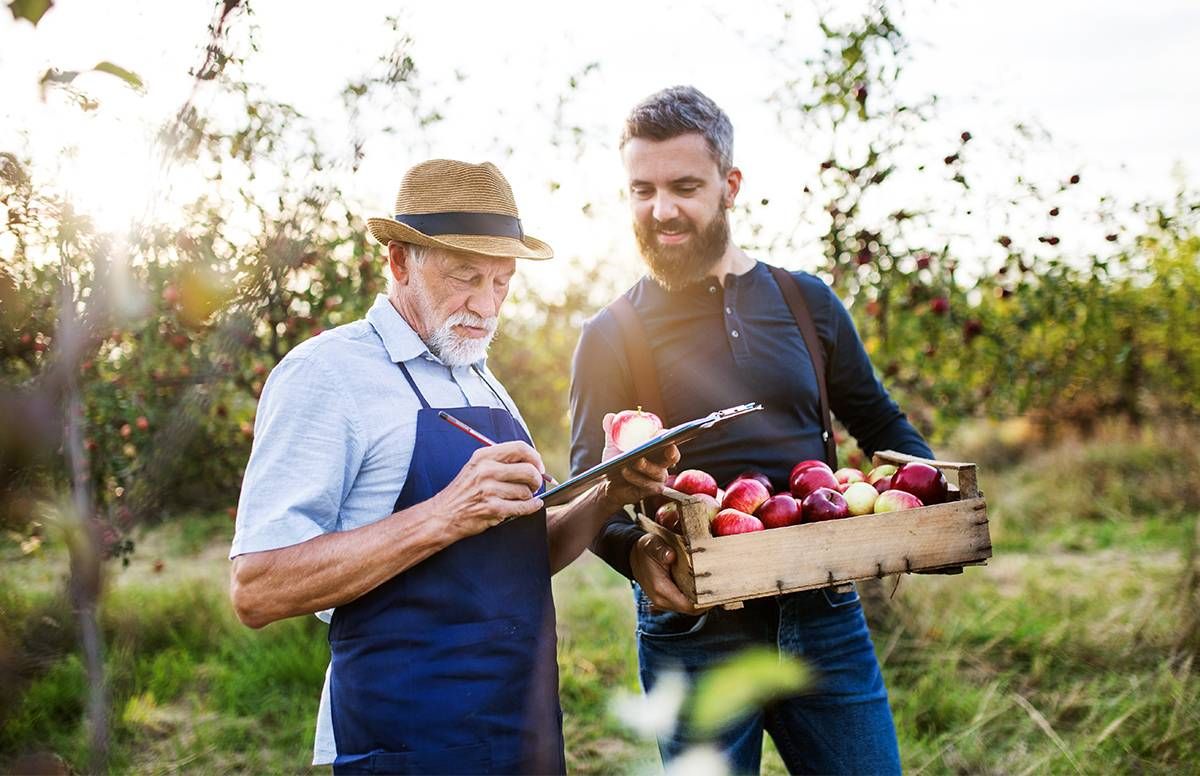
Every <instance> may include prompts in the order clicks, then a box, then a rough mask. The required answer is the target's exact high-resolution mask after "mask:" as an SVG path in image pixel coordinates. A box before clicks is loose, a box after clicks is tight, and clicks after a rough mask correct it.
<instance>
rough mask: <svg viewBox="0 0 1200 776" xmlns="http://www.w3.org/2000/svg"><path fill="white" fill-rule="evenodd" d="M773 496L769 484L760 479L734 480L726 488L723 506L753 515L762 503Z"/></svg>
mask: <svg viewBox="0 0 1200 776" xmlns="http://www.w3.org/2000/svg"><path fill="white" fill-rule="evenodd" d="M770 497H771V493H770V491H768V490H767V486H766V485H763V484H762V483H761V482H759V481H758V480H734V481H733V482H731V483H729V487H728V488H726V490H725V499H724V500H723V501H722V502H721V506H722V507H723V508H725V509H736V510H738V511H741V512H745V513H746V514H748V515H753V514H754V513H755V512H756V511H758V508H759V507H760V506H762V503H763V502H764V501H766V500H767V499H769V498H770Z"/></svg>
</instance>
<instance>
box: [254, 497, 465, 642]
mask: <svg viewBox="0 0 1200 776" xmlns="http://www.w3.org/2000/svg"><path fill="white" fill-rule="evenodd" d="M435 509H436V505H435V502H434V501H432V500H431V501H425V502H422V503H420V504H416V505H414V506H412V507H410V508H408V509H405V510H402V511H400V512H397V513H395V514H393V515H391V516H389V517H386V518H384V519H383V520H380V521H378V522H376V523H372V524H371V525H367V526H363V527H361V528H356V529H354V530H352V531H343V532H338V533H330V534H323V535H321V536H317V537H315V538H313V539H309V540H308V541H306V542H302V543H301V544H297V545H293V546H291V547H283V548H281V549H278V550H268V551H265V552H251V553H246V554H245V555H239V556H238V557H236V558H234V560H233V573H232V579H231V581H230V597H231V598H232V599H233V606H234V609H235V610H236V611H237V615H238V619H240V620H241V621H242V622H243V623H245V624H246V625H249V626H250V627H252V628H261V627H263V626H264V625H267V624H269V623H272V622H274V621H276V620H282V619H284V618H286V617H295V616H297V615H301V614H312V613H313V612H319V611H321V610H322V609H328V608H330V607H334V606H341V605H343V604H346V603H349V602H350V601H353V600H354V599H356V598H358V597H359V596H361V595H363V594H364V593H367V592H369V591H371V590H374V589H375V588H376V587H378V586H379V585H381V584H382V583H384V582H386V581H387V580H389V579H391V578H392V577H394V576H396V575H397V574H399V573H400V572H401V571H404V570H405V569H407V568H411V567H412V566H415V565H416V564H417V563H420V562H421V561H422V560H424V559H425V558H428V557H429V556H430V555H433V554H434V553H436V552H437V551H439V550H441V549H442V548H444V547H446V546H447V545H449V544H450V543H451V541H452V537H450V536H449V535H448V533H447V531H446V529H445V523H443V522H442V521H440V520H431V519H429V518H430V517H431V516H432V512H433V511H434V510H435Z"/></svg>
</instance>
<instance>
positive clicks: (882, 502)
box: [875, 490, 925, 515]
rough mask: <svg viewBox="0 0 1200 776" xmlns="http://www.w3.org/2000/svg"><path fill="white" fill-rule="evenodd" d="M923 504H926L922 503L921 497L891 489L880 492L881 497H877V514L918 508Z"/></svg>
mask: <svg viewBox="0 0 1200 776" xmlns="http://www.w3.org/2000/svg"><path fill="white" fill-rule="evenodd" d="M922 506H925V505H924V504H922V503H921V499H919V498H917V497H916V496H914V495H913V494H911V493H908V492H906V491H903V490H889V491H887V492H885V493H880V494H879V498H877V499H875V514H877V515H879V514H882V513H884V512H897V511H899V510H901V509H916V508H917V507H922Z"/></svg>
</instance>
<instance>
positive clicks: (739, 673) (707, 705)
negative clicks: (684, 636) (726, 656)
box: [687, 647, 811, 738]
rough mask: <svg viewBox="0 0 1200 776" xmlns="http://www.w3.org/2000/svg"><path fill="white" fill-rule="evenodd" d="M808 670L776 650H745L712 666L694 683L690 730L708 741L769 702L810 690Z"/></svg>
mask: <svg viewBox="0 0 1200 776" xmlns="http://www.w3.org/2000/svg"><path fill="white" fill-rule="evenodd" d="M810 684H811V677H810V675H809V670H808V669H807V668H806V667H805V666H804V665H803V664H802V663H801V662H800V661H799V660H797V659H796V658H793V657H789V656H788V655H785V654H782V653H780V652H779V651H778V650H776V649H767V648H765V647H764V648H760V649H747V650H745V651H743V652H741V653H739V654H738V655H737V656H736V657H733V658H731V659H730V660H728V661H726V662H724V663H721V664H720V665H716V666H713V667H712V668H710V669H709V670H707V671H705V672H704V673H703V674H702V675H701V676H700V677H699V679H697V681H696V686H695V688H694V689H693V690H692V697H691V700H690V705H689V707H688V711H687V715H688V722H689V724H690V727H691V730H693V731H694V733H695V734H696V735H698V736H701V737H704V738H707V737H709V736H714V735H716V734H718V733H720V732H721V731H722V730H723V729H725V728H726V727H728V726H729V725H731V724H732V723H734V722H736V721H737V720H739V719H740V718H742V717H744V716H745V715H747V714H749V713H751V712H755V711H759V710H760V709H762V708H764V707H765V706H767V705H768V704H769V703H770V702H771V701H774V700H777V699H780V698H786V697H788V696H791V695H796V694H799V693H802V692H803V691H805V690H806V689H808V688H809V685H810Z"/></svg>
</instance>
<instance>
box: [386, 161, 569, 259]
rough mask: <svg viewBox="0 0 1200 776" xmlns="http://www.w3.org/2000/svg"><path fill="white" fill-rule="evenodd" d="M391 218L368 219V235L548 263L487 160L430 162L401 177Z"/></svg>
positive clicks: (542, 246)
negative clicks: (477, 162) (526, 232)
mask: <svg viewBox="0 0 1200 776" xmlns="http://www.w3.org/2000/svg"><path fill="white" fill-rule="evenodd" d="M393 212H394V213H395V214H396V215H395V217H393V218H368V219H367V228H368V229H369V230H370V231H371V236H372V237H374V238H375V239H376V240H378V241H379V242H381V243H383V244H384V245H387V244H388V241H390V240H398V241H400V242H405V243H412V244H414V245H427V246H430V247H433V248H448V249H450V250H453V251H465V252H467V253H474V254H478V255H481V256H499V257H503V258H510V257H513V258H519V259H549V258H552V257H553V256H554V251H553V250H552V249H551V248H550V246H549V245H547V244H546V243H544V242H542V241H541V240H538V239H536V238H533V237H530V236H529V235H527V234H525V232H524V230H523V229H522V228H521V219H520V218H519V217H518V216H517V203H516V200H515V199H514V198H513V193H512V189H511V188H510V187H509V185H508V181H506V180H505V179H504V176H503V175H501V174H500V170H498V169H497V168H496V165H494V164H492V163H491V162H484V163H483V164H468V163H466V162H456V161H454V160H451V159H431V160H430V161H428V162H422V163H420V164H418V165H416V166H415V167H413V168H412V169H410V170H409V171H408V172H406V173H405V174H404V180H403V181H401V183H400V193H398V194H397V195H396V208H395V210H394V211H393Z"/></svg>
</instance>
